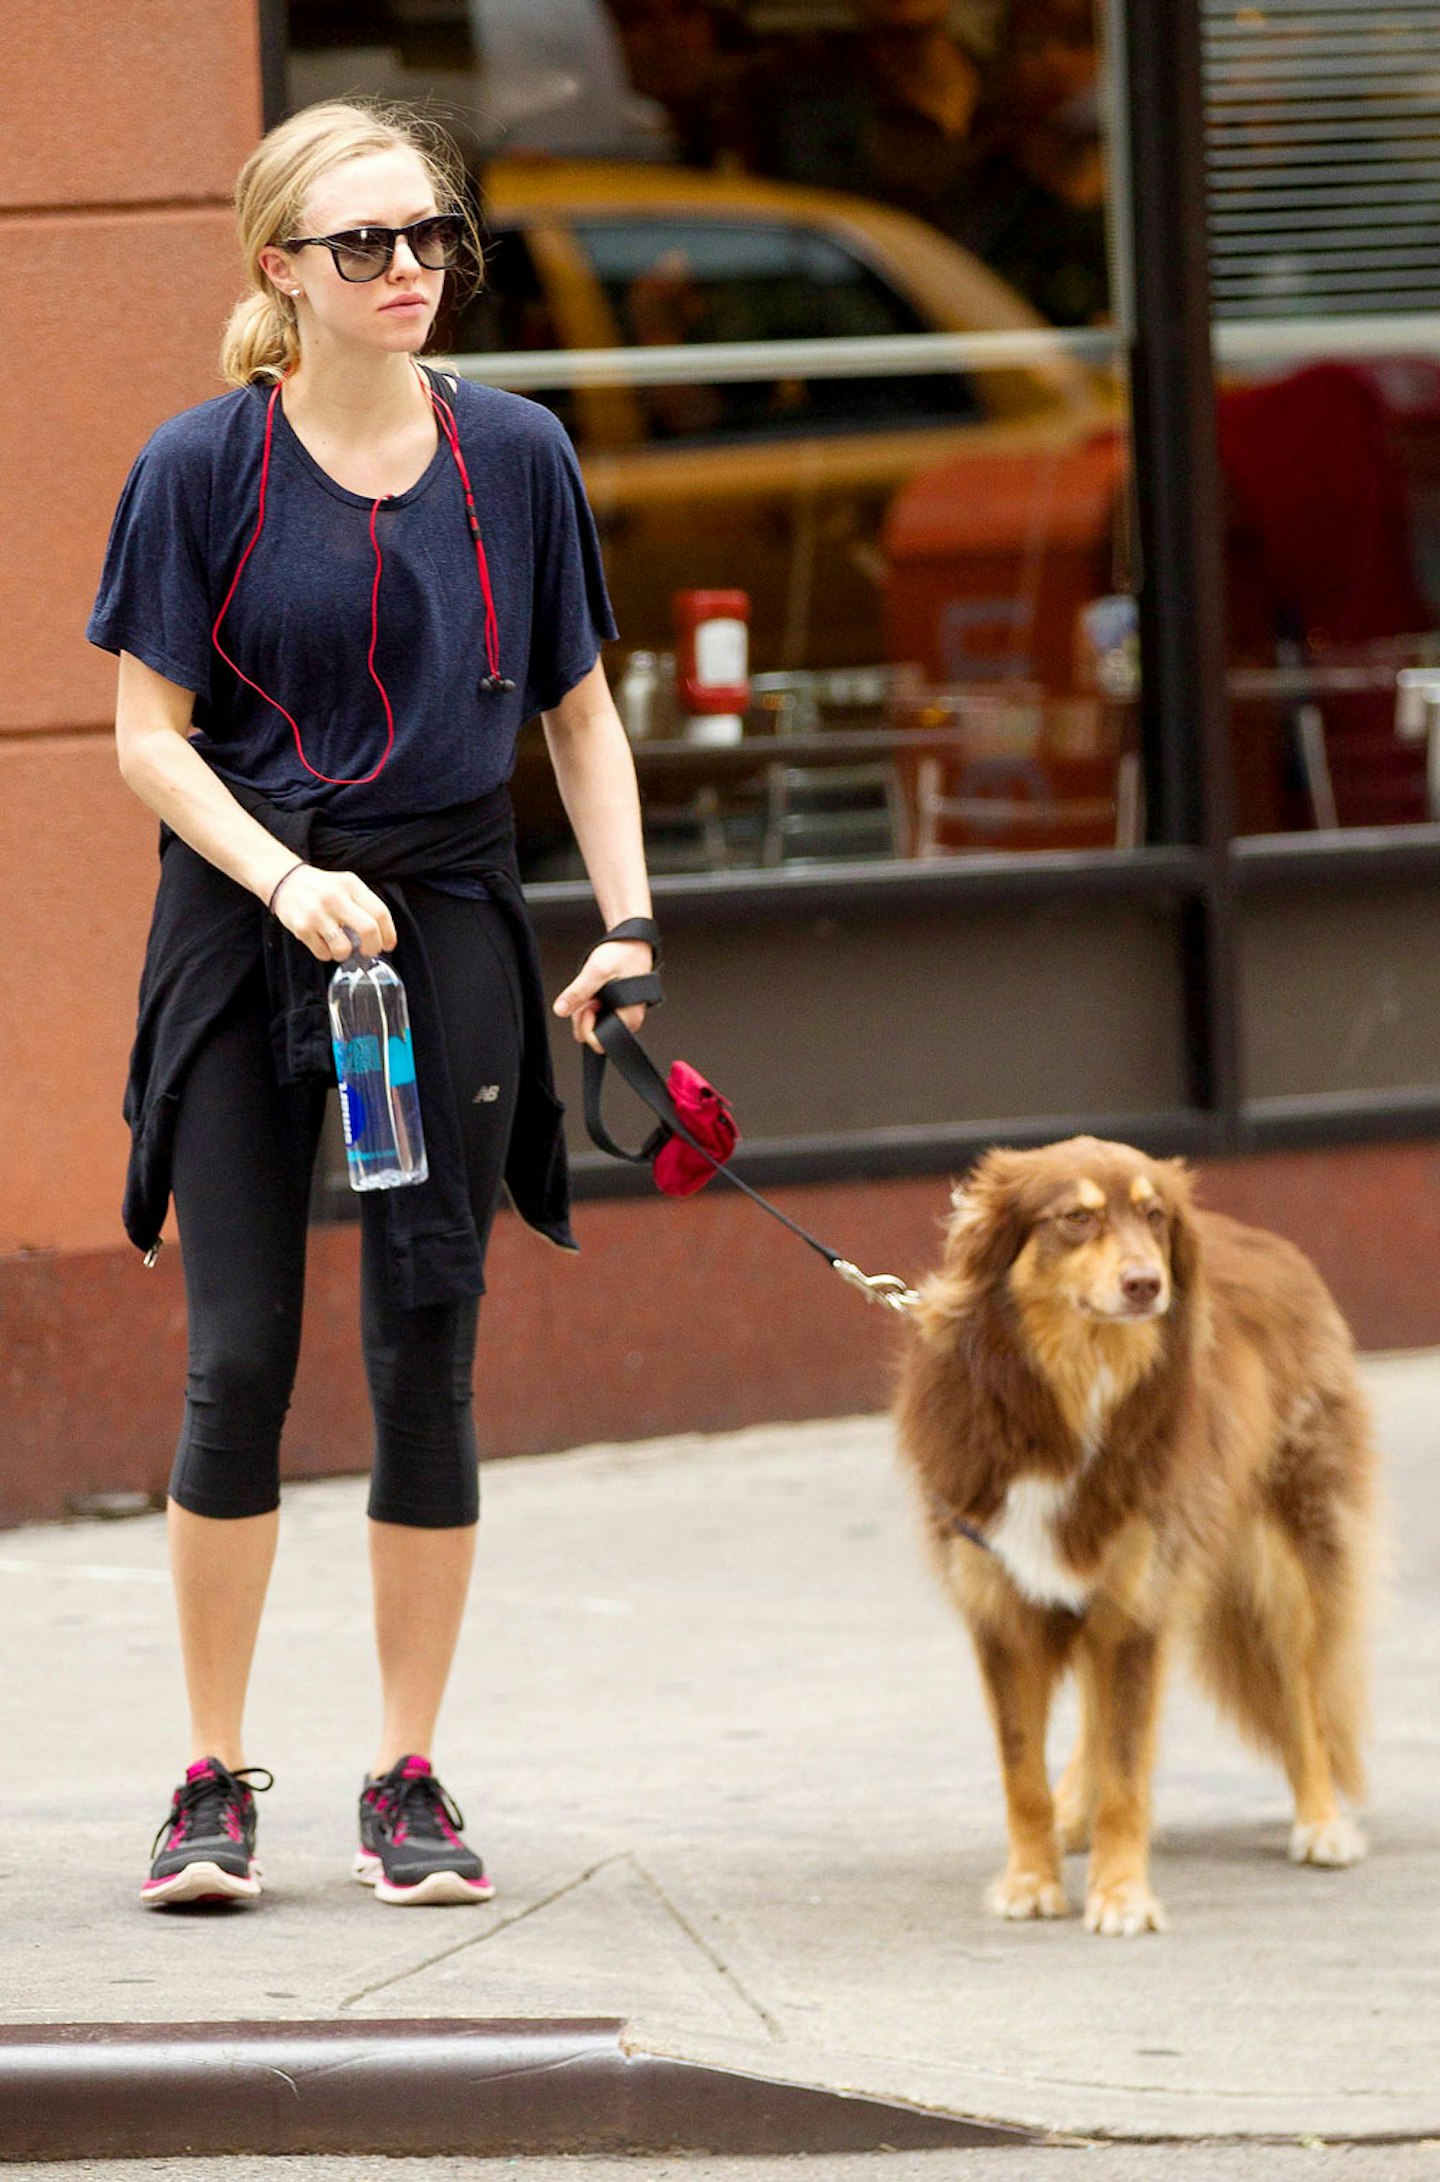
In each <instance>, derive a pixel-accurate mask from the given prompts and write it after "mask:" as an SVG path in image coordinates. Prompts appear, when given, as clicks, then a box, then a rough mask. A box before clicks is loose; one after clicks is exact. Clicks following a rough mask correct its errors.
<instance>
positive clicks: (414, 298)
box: [380, 295, 429, 311]
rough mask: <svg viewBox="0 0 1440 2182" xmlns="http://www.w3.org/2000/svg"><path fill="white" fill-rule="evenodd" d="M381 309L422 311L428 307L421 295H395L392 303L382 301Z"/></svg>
mask: <svg viewBox="0 0 1440 2182" xmlns="http://www.w3.org/2000/svg"><path fill="white" fill-rule="evenodd" d="M380 308H381V310H382V311H424V310H428V309H429V305H428V304H427V303H426V301H425V298H424V296H423V295H403V296H397V297H396V299H395V301H394V302H393V303H382V304H381V306H380Z"/></svg>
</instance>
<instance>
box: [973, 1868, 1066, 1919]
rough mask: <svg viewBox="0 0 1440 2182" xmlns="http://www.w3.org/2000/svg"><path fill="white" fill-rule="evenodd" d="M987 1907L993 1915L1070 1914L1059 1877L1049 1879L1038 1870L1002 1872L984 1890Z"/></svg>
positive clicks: (1016, 1917)
mask: <svg viewBox="0 0 1440 2182" xmlns="http://www.w3.org/2000/svg"><path fill="white" fill-rule="evenodd" d="M985 1907H986V1908H987V1909H988V1910H989V1912H990V1914H991V1916H992V1917H1009V1918H1013V1919H1017V1920H1018V1919H1019V1918H1021V1917H1068V1916H1069V1914H1070V1904H1069V1903H1068V1902H1067V1901H1066V1899H1065V1889H1064V1887H1063V1886H1062V1885H1061V1884H1060V1881H1059V1880H1058V1879H1046V1878H1044V1877H1042V1875H1041V1874H1040V1873H1039V1872H1038V1871H1002V1872H1001V1874H1000V1876H999V1878H998V1879H992V1880H991V1882H990V1884H989V1886H988V1887H987V1888H986V1889H985Z"/></svg>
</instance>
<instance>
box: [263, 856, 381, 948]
mask: <svg viewBox="0 0 1440 2182" xmlns="http://www.w3.org/2000/svg"><path fill="white" fill-rule="evenodd" d="M271 899H272V901H273V903H274V914H275V916H276V917H278V919H279V920H280V922H281V924H283V925H284V927H285V929H286V931H287V932H293V933H294V935H295V937H296V939H298V940H299V941H300V943H301V945H302V946H305V947H308V948H309V950H310V952H311V954H312V955H314V956H315V958H316V959H317V961H320V962H344V961H346V960H347V959H348V957H349V956H350V954H351V952H352V948H351V944H350V940H349V938H348V937H347V933H346V928H347V926H348V928H349V931H350V932H353V933H354V935H355V938H356V941H357V942H358V943H359V948H360V952H361V954H362V955H379V954H383V953H384V952H385V950H386V949H387V948H390V947H393V946H394V945H395V920H394V919H393V917H392V916H391V914H390V912H389V910H388V909H387V908H386V906H385V904H384V902H383V901H382V900H381V899H380V896H379V895H378V894H376V893H374V892H373V891H372V890H371V888H369V887H368V886H367V885H366V884H365V881H364V880H363V879H361V878H357V877H356V875H355V873H354V872H353V871H321V870H319V869H318V868H317V867H316V866H315V865H314V864H299V865H296V866H295V867H294V868H293V869H292V870H291V872H290V873H289V875H288V876H287V877H285V878H283V879H282V880H281V881H280V884H279V886H278V887H277V888H276V890H275V893H274V894H273V895H272V897H271Z"/></svg>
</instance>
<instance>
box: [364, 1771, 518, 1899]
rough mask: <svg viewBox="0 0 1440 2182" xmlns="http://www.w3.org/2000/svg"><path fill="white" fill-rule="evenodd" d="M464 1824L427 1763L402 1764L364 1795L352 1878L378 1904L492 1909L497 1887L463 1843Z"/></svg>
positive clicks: (372, 1782) (367, 1788)
mask: <svg viewBox="0 0 1440 2182" xmlns="http://www.w3.org/2000/svg"><path fill="white" fill-rule="evenodd" d="M464 1823H465V1821H464V1819H463V1817H462V1816H461V1814H460V1812H459V1810H458V1809H457V1807H456V1806H455V1804H453V1803H452V1802H451V1800H450V1798H449V1796H447V1795H446V1793H445V1791H444V1789H443V1788H442V1787H441V1785H440V1783H439V1781H438V1780H437V1779H436V1778H435V1775H434V1774H433V1773H432V1772H431V1770H430V1761H429V1759H428V1758H421V1757H418V1756H415V1755H412V1756H410V1757H408V1758H397V1759H396V1761H395V1763H394V1764H393V1765H392V1766H391V1768H390V1770H389V1772H388V1773H382V1774H381V1776H380V1778H379V1779H378V1780H371V1779H370V1778H368V1777H367V1779H366V1782H365V1785H364V1787H363V1788H362V1789H361V1791H360V1846H359V1848H358V1849H357V1850H356V1852H355V1862H354V1865H353V1867H352V1869H353V1870H354V1873H355V1877H356V1878H357V1879H358V1880H359V1881H360V1884H361V1885H362V1886H367V1887H374V1889H375V1899H376V1901H377V1902H394V1903H400V1904H410V1903H417V1904H418V1903H425V1902H488V1901H489V1899H490V1897H491V1895H492V1894H493V1893H494V1892H495V1887H494V1882H493V1881H492V1880H490V1879H487V1878H486V1876H485V1866H484V1865H483V1864H482V1863H481V1861H480V1859H479V1857H478V1856H477V1855H476V1854H475V1851H474V1850H473V1849H471V1848H467V1847H466V1845H465V1843H464V1842H463V1841H462V1840H461V1839H460V1828H461V1827H462V1826H463V1825H464Z"/></svg>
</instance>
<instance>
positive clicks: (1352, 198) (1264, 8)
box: [1202, 0, 1440, 321]
mask: <svg viewBox="0 0 1440 2182" xmlns="http://www.w3.org/2000/svg"><path fill="white" fill-rule="evenodd" d="M1202 9H1203V22H1204V37H1205V94H1206V99H1205V102H1206V139H1207V155H1208V161H1209V173H1210V250H1211V283H1212V293H1213V297H1214V302H1215V311H1216V316H1217V317H1218V318H1219V319H1221V320H1222V321H1223V320H1226V319H1229V320H1243V319H1247V318H1268V319H1276V318H1279V319H1284V318H1308V317H1312V316H1318V315H1321V314H1323V315H1326V316H1331V315H1335V314H1345V315H1361V314H1369V315H1372V316H1373V315H1377V314H1391V313H1395V312H1407V311H1430V310H1435V309H1436V308H1437V307H1440V5H1436V4H1434V0H1368V4H1367V0H1262V4H1259V5H1255V6H1243V5H1238V4H1237V0H1228V4H1226V0H1202Z"/></svg>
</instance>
